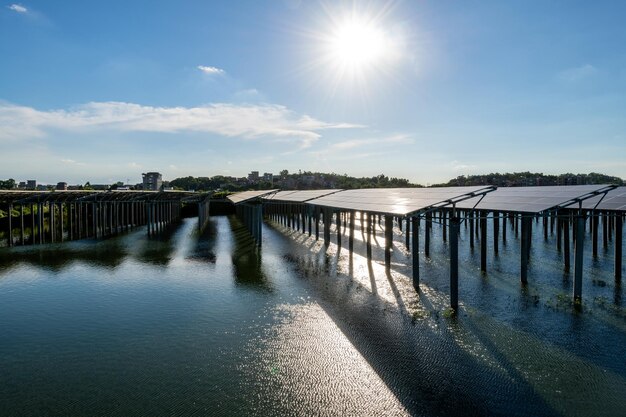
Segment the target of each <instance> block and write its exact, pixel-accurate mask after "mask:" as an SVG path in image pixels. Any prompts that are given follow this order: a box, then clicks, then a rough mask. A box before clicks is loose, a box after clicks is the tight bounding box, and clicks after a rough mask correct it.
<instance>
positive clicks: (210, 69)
mask: <svg viewBox="0 0 626 417" xmlns="http://www.w3.org/2000/svg"><path fill="white" fill-rule="evenodd" d="M197 68H198V69H199V70H200V71H202V72H204V73H205V74H220V75H221V74H224V73H225V71H224V70H223V69H221V68H217V67H207V66H204V65H198V67H197Z"/></svg>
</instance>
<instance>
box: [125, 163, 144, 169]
mask: <svg viewBox="0 0 626 417" xmlns="http://www.w3.org/2000/svg"><path fill="white" fill-rule="evenodd" d="M126 166H127V167H128V168H143V166H142V165H141V164H138V163H137V162H129V163H127V164H126Z"/></svg>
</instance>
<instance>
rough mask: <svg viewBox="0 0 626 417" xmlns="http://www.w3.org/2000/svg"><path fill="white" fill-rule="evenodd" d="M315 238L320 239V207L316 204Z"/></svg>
mask: <svg viewBox="0 0 626 417" xmlns="http://www.w3.org/2000/svg"><path fill="white" fill-rule="evenodd" d="M315 240H316V241H317V240H320V207H319V206H315Z"/></svg>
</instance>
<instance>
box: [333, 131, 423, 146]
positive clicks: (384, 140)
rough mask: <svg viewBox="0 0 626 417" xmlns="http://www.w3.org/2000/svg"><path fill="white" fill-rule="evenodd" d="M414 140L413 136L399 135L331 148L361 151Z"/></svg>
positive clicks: (351, 141)
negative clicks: (364, 148) (373, 146)
mask: <svg viewBox="0 0 626 417" xmlns="http://www.w3.org/2000/svg"><path fill="white" fill-rule="evenodd" d="M411 143H414V140H413V138H412V137H411V136H409V135H405V134H398V135H393V136H385V137H382V138H368V139H351V140H346V141H342V142H337V143H334V144H332V145H331V148H333V149H336V150H347V149H359V148H363V147H366V146H370V145H380V144H411Z"/></svg>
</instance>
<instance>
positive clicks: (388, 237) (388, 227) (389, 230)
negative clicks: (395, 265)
mask: <svg viewBox="0 0 626 417" xmlns="http://www.w3.org/2000/svg"><path fill="white" fill-rule="evenodd" d="M392 245H393V216H390V215H385V266H386V267H387V268H390V267H391V247H392Z"/></svg>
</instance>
